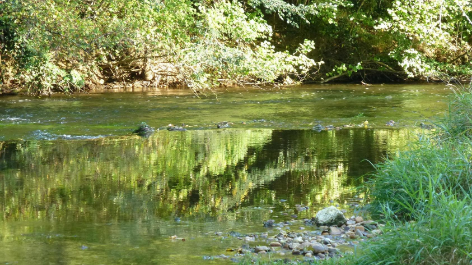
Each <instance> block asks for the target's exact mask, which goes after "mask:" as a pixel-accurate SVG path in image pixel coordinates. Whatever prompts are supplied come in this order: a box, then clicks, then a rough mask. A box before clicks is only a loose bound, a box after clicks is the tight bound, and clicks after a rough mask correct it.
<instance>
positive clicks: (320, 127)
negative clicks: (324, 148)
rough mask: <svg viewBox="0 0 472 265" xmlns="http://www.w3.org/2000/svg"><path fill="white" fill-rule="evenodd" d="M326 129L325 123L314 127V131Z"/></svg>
mask: <svg viewBox="0 0 472 265" xmlns="http://www.w3.org/2000/svg"><path fill="white" fill-rule="evenodd" d="M323 129H324V127H323V125H321V124H319V123H318V124H317V125H315V126H314V127H313V131H317V132H321V131H322V130H323Z"/></svg>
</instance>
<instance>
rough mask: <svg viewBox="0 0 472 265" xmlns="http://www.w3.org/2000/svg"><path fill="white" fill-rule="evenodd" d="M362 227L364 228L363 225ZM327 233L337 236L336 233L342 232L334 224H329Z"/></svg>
mask: <svg viewBox="0 0 472 265" xmlns="http://www.w3.org/2000/svg"><path fill="white" fill-rule="evenodd" d="M363 228H364V227H363ZM329 234H330V235H333V236H337V235H340V234H342V232H341V229H339V228H337V227H335V226H331V227H330V228H329Z"/></svg>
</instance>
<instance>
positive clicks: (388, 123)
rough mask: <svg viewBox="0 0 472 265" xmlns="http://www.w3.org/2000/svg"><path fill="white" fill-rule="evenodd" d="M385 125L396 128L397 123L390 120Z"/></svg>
mask: <svg viewBox="0 0 472 265" xmlns="http://www.w3.org/2000/svg"><path fill="white" fill-rule="evenodd" d="M385 125H386V126H395V121H393V120H389V121H388V122H387V123H386V124H385Z"/></svg>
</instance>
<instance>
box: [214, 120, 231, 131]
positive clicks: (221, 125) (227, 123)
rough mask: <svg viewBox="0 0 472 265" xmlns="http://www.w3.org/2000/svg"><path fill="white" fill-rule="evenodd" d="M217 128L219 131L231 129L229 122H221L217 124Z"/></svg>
mask: <svg viewBox="0 0 472 265" xmlns="http://www.w3.org/2000/svg"><path fill="white" fill-rule="evenodd" d="M216 128H218V129H223V128H229V122H227V121H222V122H219V123H217V124H216Z"/></svg>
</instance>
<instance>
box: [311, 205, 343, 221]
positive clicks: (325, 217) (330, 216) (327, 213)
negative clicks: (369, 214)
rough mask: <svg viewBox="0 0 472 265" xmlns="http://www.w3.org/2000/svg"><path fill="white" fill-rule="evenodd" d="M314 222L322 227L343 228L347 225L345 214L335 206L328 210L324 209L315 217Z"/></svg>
mask: <svg viewBox="0 0 472 265" xmlns="http://www.w3.org/2000/svg"><path fill="white" fill-rule="evenodd" d="M313 221H314V222H315V223H316V225H318V226H321V225H325V226H332V225H336V226H341V225H343V224H344V223H346V221H347V219H346V217H344V214H343V213H342V212H341V211H340V210H338V209H337V208H336V207H334V206H330V207H328V208H324V209H323V210H321V211H319V212H318V213H317V214H316V216H315V217H313Z"/></svg>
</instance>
